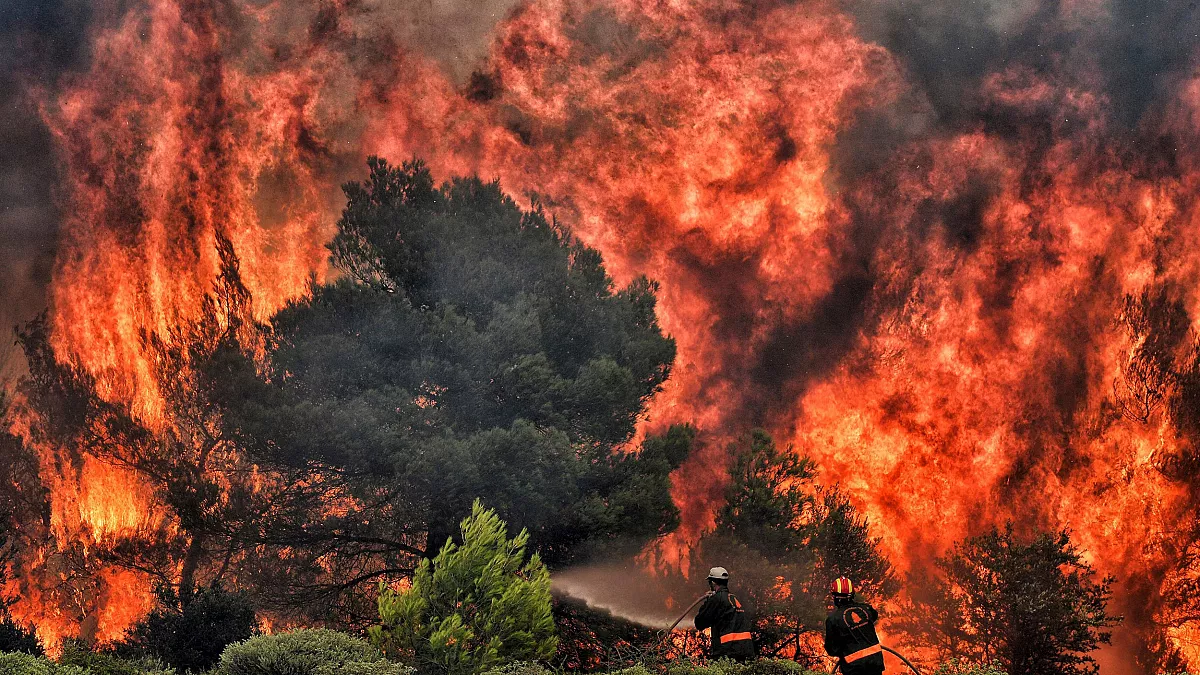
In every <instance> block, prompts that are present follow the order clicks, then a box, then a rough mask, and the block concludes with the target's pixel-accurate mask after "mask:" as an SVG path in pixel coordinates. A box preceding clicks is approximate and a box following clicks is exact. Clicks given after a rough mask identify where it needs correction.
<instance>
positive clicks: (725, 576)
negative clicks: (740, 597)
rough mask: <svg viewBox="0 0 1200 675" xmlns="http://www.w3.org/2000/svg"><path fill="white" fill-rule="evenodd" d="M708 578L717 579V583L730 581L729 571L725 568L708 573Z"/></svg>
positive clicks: (716, 568) (717, 568) (718, 568)
mask: <svg viewBox="0 0 1200 675" xmlns="http://www.w3.org/2000/svg"><path fill="white" fill-rule="evenodd" d="M708 578H709V579H716V580H717V581H729V570H727V569H725V568H724V567H714V568H712V569H711V570H709V571H708Z"/></svg>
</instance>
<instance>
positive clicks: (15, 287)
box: [0, 0, 90, 342]
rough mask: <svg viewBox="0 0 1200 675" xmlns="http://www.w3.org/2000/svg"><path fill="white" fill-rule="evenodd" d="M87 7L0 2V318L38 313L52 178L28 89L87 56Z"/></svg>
mask: <svg viewBox="0 0 1200 675" xmlns="http://www.w3.org/2000/svg"><path fill="white" fill-rule="evenodd" d="M89 21H90V12H89V8H88V6H87V5H86V4H85V3H82V2H78V1H76V0H35V1H31V0H0V147H3V148H4V152H3V153H0V322H2V323H3V326H2V328H0V329H2V330H3V331H4V333H5V338H4V339H5V341H6V342H7V340H8V337H7V335H8V331H9V328H10V327H11V326H12V325H14V324H16V323H17V322H21V321H25V320H28V319H29V318H31V317H32V316H34V315H36V314H37V313H38V312H39V311H41V309H42V307H43V305H44V302H45V288H46V284H47V283H48V282H49V278H50V270H51V267H52V265H53V261H54V251H55V241H56V238H57V235H58V226H57V223H58V213H57V212H56V211H55V208H54V206H53V204H54V192H55V189H56V185H57V184H58V176H57V173H56V170H55V166H54V161H53V153H52V151H51V138H50V134H49V132H48V130H47V129H46V127H45V125H44V124H42V122H41V120H40V118H39V116H38V113H37V109H36V107H35V105H34V103H33V100H32V98H31V96H30V95H29V88H30V86H31V85H36V86H39V87H43V88H46V89H48V90H50V91H52V90H53V88H54V86H55V83H56V81H57V80H58V79H59V78H60V77H61V76H62V74H64V73H66V72H69V71H70V70H72V69H75V68H80V67H83V66H84V65H85V64H86V61H87V46H86V45H87V41H86V38H85V33H86V29H87V26H88V23H89Z"/></svg>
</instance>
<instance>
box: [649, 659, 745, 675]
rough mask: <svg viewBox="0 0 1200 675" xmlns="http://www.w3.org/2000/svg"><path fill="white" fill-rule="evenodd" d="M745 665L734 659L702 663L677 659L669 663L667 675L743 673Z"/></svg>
mask: <svg viewBox="0 0 1200 675" xmlns="http://www.w3.org/2000/svg"><path fill="white" fill-rule="evenodd" d="M744 668H745V666H742V665H741V664H739V663H737V662H734V661H709V662H708V663H700V662H696V661H692V660H690V659H677V660H675V661H671V662H670V663H668V664H667V674H666V675H742V673H741V672H740V671H741V670H743V669H744Z"/></svg>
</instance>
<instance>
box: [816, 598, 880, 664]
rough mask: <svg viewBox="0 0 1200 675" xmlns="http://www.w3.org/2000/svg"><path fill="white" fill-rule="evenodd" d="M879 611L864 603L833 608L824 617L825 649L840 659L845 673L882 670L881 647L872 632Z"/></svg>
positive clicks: (877, 638)
mask: <svg viewBox="0 0 1200 675" xmlns="http://www.w3.org/2000/svg"><path fill="white" fill-rule="evenodd" d="M878 620H879V612H876V611H875V608H874V607H872V606H870V605H868V604H867V603H865V602H851V603H849V604H846V605H841V606H838V607H834V608H833V611H832V612H830V613H829V617H828V618H826V619H825V651H826V652H828V653H829V655H830V656H836V657H838V658H839V659H840V662H841V666H842V673H843V674H844V675H869V674H872V673H882V672H883V648H882V647H881V646H880V645H879V636H878V635H876V634H875V622H876V621H878Z"/></svg>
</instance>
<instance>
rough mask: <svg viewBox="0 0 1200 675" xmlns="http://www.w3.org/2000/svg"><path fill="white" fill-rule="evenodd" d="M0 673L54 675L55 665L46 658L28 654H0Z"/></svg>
mask: <svg viewBox="0 0 1200 675" xmlns="http://www.w3.org/2000/svg"><path fill="white" fill-rule="evenodd" d="M0 673H4V675H56V671H55V666H54V664H53V663H50V662H49V661H47V660H46V659H43V658H41V657H38V656H31V655H29V654H17V653H14V654H0Z"/></svg>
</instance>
